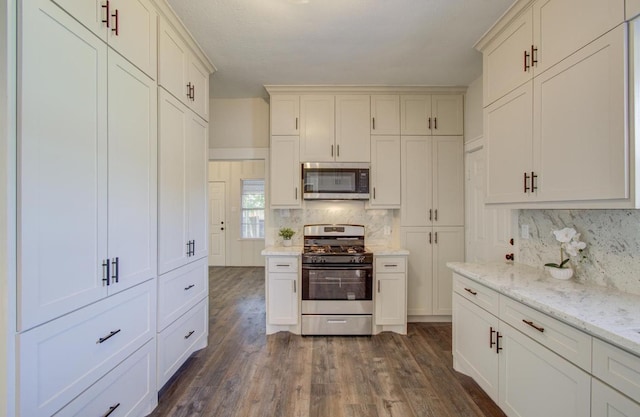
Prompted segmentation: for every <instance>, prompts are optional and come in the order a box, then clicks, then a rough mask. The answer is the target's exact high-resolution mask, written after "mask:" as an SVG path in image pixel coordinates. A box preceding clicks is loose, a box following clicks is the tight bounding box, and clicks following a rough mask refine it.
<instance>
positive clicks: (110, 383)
mask: <svg viewBox="0 0 640 417" xmlns="http://www.w3.org/2000/svg"><path fill="white" fill-rule="evenodd" d="M157 403H158V396H157V393H156V344H155V341H149V342H147V344H145V345H144V346H143V347H142V348H140V350H138V351H136V352H135V353H134V354H133V355H131V356H129V357H128V358H127V359H125V361H124V362H122V363H121V364H120V365H118V366H117V367H116V368H115V369H114V370H112V371H111V372H109V373H108V374H107V375H105V376H104V378H102V379H101V380H99V381H98V382H96V383H95V384H94V385H92V386H91V388H89V389H88V390H86V391H85V392H83V393H82V394H81V395H80V396H79V397H78V398H76V399H75V400H73V401H72V402H71V404H69V405H68V406H66V407H65V408H63V409H62V410H60V412H58V413H57V414H56V415H55V417H72V416H73V417H86V416H105V415H107V414H108V413H109V411H111V410H113V412H112V413H111V415H112V416H144V415H147V414H149V413H150V412H151V410H153V408H155V406H156V405H157Z"/></svg>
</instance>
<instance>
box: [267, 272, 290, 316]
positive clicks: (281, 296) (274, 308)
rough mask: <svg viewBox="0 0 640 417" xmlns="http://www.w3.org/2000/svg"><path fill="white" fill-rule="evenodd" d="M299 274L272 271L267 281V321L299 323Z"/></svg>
mask: <svg viewBox="0 0 640 417" xmlns="http://www.w3.org/2000/svg"><path fill="white" fill-rule="evenodd" d="M297 282H298V274H292V273H282V272H270V273H269V282H268V283H267V288H268V290H267V297H268V298H267V303H268V305H267V312H268V313H267V314H268V318H267V322H268V323H269V324H275V325H277V324H285V325H290V324H298V288H297V287H298V284H297Z"/></svg>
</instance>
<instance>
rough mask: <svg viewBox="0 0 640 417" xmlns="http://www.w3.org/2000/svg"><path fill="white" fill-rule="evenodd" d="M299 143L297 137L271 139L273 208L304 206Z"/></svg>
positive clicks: (271, 202)
mask: <svg viewBox="0 0 640 417" xmlns="http://www.w3.org/2000/svg"><path fill="white" fill-rule="evenodd" d="M299 143H300V140H299V138H298V137H297V136H272V137H271V160H270V161H269V164H270V166H271V178H270V179H269V186H270V188H271V192H270V195H271V201H270V205H271V206H272V207H278V208H299V207H300V206H301V204H302V190H301V189H300V169H301V168H300V162H299V159H298V158H299V156H298V155H299V149H300V148H299Z"/></svg>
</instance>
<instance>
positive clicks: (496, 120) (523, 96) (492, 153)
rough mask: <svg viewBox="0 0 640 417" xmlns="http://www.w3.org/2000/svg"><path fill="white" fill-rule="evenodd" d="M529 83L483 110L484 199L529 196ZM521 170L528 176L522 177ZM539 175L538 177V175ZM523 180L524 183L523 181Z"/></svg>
mask: <svg viewBox="0 0 640 417" xmlns="http://www.w3.org/2000/svg"><path fill="white" fill-rule="evenodd" d="M532 89H533V86H532V83H531V82H529V83H527V84H525V85H523V86H522V87H520V88H518V89H516V90H514V91H512V92H511V93H509V94H508V95H507V96H505V97H503V98H501V99H500V100H498V101H496V102H495V103H493V104H492V105H491V106H489V107H487V108H485V110H484V128H485V136H486V138H487V198H486V202H487V203H513V202H520V201H528V200H531V199H532V194H531V192H530V191H528V190H527V191H525V187H529V190H530V186H531V178H530V175H531V171H532V170H533V169H532V159H533V157H532V155H533V149H532V146H533V145H532V142H533V126H532V123H533V120H532V119H533V97H532V95H533V94H532ZM525 173H526V175H527V176H528V177H529V180H528V181H526V180H525ZM538 179H539V178H538ZM525 183H526V185H525Z"/></svg>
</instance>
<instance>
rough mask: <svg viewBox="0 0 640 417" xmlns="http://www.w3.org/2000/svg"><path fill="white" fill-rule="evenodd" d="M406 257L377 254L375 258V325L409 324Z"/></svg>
mask: <svg viewBox="0 0 640 417" xmlns="http://www.w3.org/2000/svg"><path fill="white" fill-rule="evenodd" d="M406 263H407V260H406V257H404V256H377V257H376V259H375V310H376V311H375V325H376V326H385V325H395V326H402V330H401V331H400V333H401V334H406V325H407V275H406Z"/></svg>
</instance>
